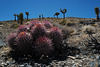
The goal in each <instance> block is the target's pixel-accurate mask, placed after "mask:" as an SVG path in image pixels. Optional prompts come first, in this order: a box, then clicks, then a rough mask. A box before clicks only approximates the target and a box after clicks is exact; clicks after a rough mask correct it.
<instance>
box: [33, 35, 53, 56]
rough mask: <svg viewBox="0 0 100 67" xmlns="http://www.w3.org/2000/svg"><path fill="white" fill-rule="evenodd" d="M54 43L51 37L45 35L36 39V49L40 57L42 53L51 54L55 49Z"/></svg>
mask: <svg viewBox="0 0 100 67" xmlns="http://www.w3.org/2000/svg"><path fill="white" fill-rule="evenodd" d="M52 45H53V44H52V41H51V39H49V38H47V37H45V36H43V37H40V38H38V39H37V40H36V43H35V49H34V51H35V53H36V54H37V56H39V57H41V56H42V55H49V54H50V53H51V52H52V50H53V46H52Z"/></svg>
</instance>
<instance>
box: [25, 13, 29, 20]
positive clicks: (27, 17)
mask: <svg viewBox="0 0 100 67" xmlns="http://www.w3.org/2000/svg"><path fill="white" fill-rule="evenodd" d="M25 14H26V15H27V20H28V15H29V12H25Z"/></svg>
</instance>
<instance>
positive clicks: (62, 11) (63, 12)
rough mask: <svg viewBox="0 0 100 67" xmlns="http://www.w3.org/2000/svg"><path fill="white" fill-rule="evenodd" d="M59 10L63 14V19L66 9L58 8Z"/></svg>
mask: <svg viewBox="0 0 100 67" xmlns="http://www.w3.org/2000/svg"><path fill="white" fill-rule="evenodd" d="M60 12H61V13H62V14H63V19H65V13H66V12H67V9H63V10H62V9H60Z"/></svg>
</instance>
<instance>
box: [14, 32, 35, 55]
mask: <svg viewBox="0 0 100 67" xmlns="http://www.w3.org/2000/svg"><path fill="white" fill-rule="evenodd" d="M32 41H33V40H32V35H31V34H30V33H29V32H20V33H19V34H18V36H17V37H16V45H17V47H16V51H18V52H19V53H20V54H21V55H22V56H25V55H26V56H27V55H29V54H30V53H31V50H32V49H31V45H32ZM20 54H19V55H20Z"/></svg>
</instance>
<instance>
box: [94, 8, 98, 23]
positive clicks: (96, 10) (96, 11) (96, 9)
mask: <svg viewBox="0 0 100 67" xmlns="http://www.w3.org/2000/svg"><path fill="white" fill-rule="evenodd" d="M95 13H96V15H97V20H98V21H99V8H98V7H96V8H95Z"/></svg>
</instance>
